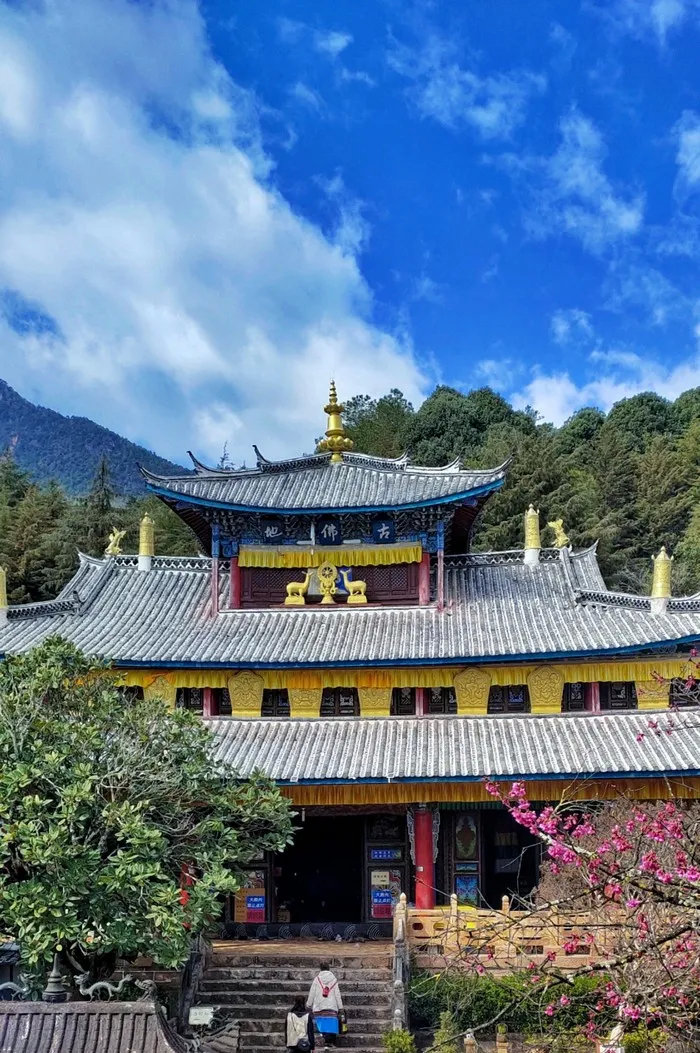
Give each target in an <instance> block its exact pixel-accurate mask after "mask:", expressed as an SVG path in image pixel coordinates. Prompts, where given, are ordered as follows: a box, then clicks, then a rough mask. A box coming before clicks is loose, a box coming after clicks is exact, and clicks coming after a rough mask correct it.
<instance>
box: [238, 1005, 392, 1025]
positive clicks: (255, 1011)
mask: <svg viewBox="0 0 700 1053" xmlns="http://www.w3.org/2000/svg"><path fill="white" fill-rule="evenodd" d="M386 1001H387V1004H386V1005H382V1006H371V1005H366V1004H365V1003H364V1002H361V1003H358V1005H356V1006H354V1007H353V1009H352V1011H351V1013H350V1016H351V1018H352V1020H353V1021H362V1022H365V1023H367V1022H370V1021H374V1020H378V1021H379V1022H380V1023H381V1024H385V1023H386V1022H387V1021H390V1020H391V1011H390V1009H389V1004H388V999H387V1000H386ZM234 1008H235V1011H236V1013H237V1015H238V1018H239V1020H240V1021H241V1022H243V1021H244V1020H256V1021H259V1022H261V1023H269V1021H270V1020H284V1019H285V1014H286V1013H288V1012H289V1009H290V1006H289V1004H288V1003H286V1002H282V1003H280V1005H279V1006H277V1005H271V1004H270V1002H269V1001H266V1002H264V1003H263V1004H262V1005H245V1004H237V1005H235V1006H226V1011H227V1012H231V1010H233V1009H234Z"/></svg>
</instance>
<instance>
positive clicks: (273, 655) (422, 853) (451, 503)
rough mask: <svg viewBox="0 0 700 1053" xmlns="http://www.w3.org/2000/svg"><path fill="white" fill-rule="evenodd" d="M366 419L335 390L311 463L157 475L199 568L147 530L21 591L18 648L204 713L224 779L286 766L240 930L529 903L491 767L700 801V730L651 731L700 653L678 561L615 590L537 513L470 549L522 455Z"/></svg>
mask: <svg viewBox="0 0 700 1053" xmlns="http://www.w3.org/2000/svg"><path fill="white" fill-rule="evenodd" d="M342 409H343V408H342V406H340V405H339V404H338V400H337V397H336V392H335V387H334V386H332V387H331V394H330V399H329V402H328V405H327V406H326V407H325V411H326V413H327V415H328V426H327V430H326V437H325V439H324V440H323V442H322V443H321V444H320V450H319V452H317V453H315V454H312V455H309V456H301V457H298V458H295V459H292V460H283V461H270V460H266V459H265V457H263V456H262V454H261V453H260V452H259V451H258V450H257V448H255V453H256V466H255V467H254V468H249V469H233V470H229V469H215V468H209V467H207V466H205V465H204V464H202V463H200V462H199V461H198V460H196V459H194V458H193V461H194V471H193V472H192V473H190V474H182V475H180V476H174V477H160V476H155V475H152V474H151V473H147V472H144V476H145V484H146V487H147V489H148V490H149V491H150V492H151V493H153V494H156V495H158V497H159V498H160V499H161V500H163V501H164V502H165V503H166V504H168V505H169V506H170V507H171V508H172V509H173V510H174V511H175V513H176V514H177V515H178V516H180V517H181V518H182V519H183V520H184V522H186V523H187V524H188V525H189V526H190V527H191V529H192V530H193V531H194V533H195V534H196V536H197V538H198V540H199V543H200V545H201V547H202V550H203V552H204V553H205V554H204V555H202V556H201V557H159V556H158V555H156V554H155V551H154V537H153V525H152V523H151V522H150V520H149V519H148V518H146V519H145V520H144V522H143V523H142V526H141V537H140V549H139V554H138V555H122V554H119V553H116V554H109V555H105V557H104V558H103V559H94V558H90V557H87V556H81V557H80V566H79V569H78V571H77V572H76V574H75V576H74V577H73V579H72V580H71V581H70V582H69V583H68V585H66V587H65V588H64V589H63V590H62V591H61V593H60V594H59V595H58V596H57V597H56V599H55V600H53V601H51V602H46V603H34V604H28V605H24V606H16V607H9V608H8V607H7V603H6V601H5V600H4V599H3V597H2V596H0V653H1V654H3V655H11V654H15V653H18V652H21V651H25V650H27V649H28V648H31V647H33V646H35V645H36V644H38V643H40V642H41V641H42V640H45V639H46V638H47V637H49V636H53V635H60V636H62V637H65V638H67V639H69V640H72V641H73V642H74V643H75V644H76V645H78V646H79V647H80V648H82V649H83V650H84V651H85V652H87V653H89V654H96V655H100V656H103V657H105V658H107V659H109V661H110V662H111V663H112V664H113V665H114V667H115V668H117V669H118V670H120V672H121V673H122V674H123V683H124V689H125V690H132V691H143V692H144V693H145V694H146V695H148V694H152V695H158V696H162V697H164V698H165V699H166V700H167V701H168V702H169V703H170V704H172V705H173V706H185V707H188V708H191V709H193V710H196V711H198V712H199V713H201V715H202V718H203V719H204V720H206V721H207V722H208V723H209V725H210V727H211V729H212V731H213V732H214V735H215V740H216V756H215V758H214V763H217V764H219V765H221V766H222V768H226V769H227V770H230V771H233V772H235V773H236V774H237V775H239V776H241V777H245V776H246V775H247V774H249V773H250V772H251V771H253V770H255V769H262V770H263V771H265V772H267V773H268V774H269V775H270V776H271V777H272V778H273V779H274V780H275V781H276V782H277V783H278V784H279V786H280V787H281V788H282V791H283V793H284V794H286V795H287V796H288V797H290V798H291V800H292V801H293V802H294V804H295V805H296V806H297V808H298V826H299V830H298V833H297V836H296V840H295V843H294V845H293V846H291V847H290V848H288V849H287V850H286V851H285V852H284V853H282V854H281V855H278V856H274V857H270V858H266V859H261V860H259V861H258V862H257V863H256V864H255V865H253V866H251V871H250V875H249V879H248V883H247V888H246V889H244V890H242V891H241V893H239V894H238V895H237V896H236V897H235V899H234V901H233V902H231V903H230V904H229V906H228V909H227V915H226V927H227V931H228V933H229V934H230V935H232V936H235V935H244V934H248V935H250V934H255V933H257V934H265V935H271V936H273V935H280V934H283V935H287V934H292V935H299V933H302V934H304V933H314V934H324V935H327V936H333V935H338V934H340V935H343V934H344V933H347V932H348V931H349V929H350V927H351V928H352V931H353V932H357V933H358V934H359V933H362V932H364V933H366V934H368V935H374V934H379V935H381V934H382V933H383V932H385V931H386V929H387V926H388V924H389V921H390V918H391V914H392V909H393V905H394V903H395V901H396V898H397V896H398V894H399V892H400V891H405V892H406V894H407V896H408V897H409V900H411V901H413V902H415V903H416V904H417V906H418V907H422V908H430V907H432V906H433V905H434V904H435V903H436V901H437V903H438V904H439V903H444V902H446V901H447V900H449V896H450V894H451V893H453V892H456V894H457V896H458V899H459V901H460V903H462V904H476V905H483V906H493V907H496V906H499V905H500V902H501V897H502V896H503V895H504V894H508V895H515V896H518V895H520V896H524V895H527V894H528V893H529V891H530V890H531V889H532V887H533V885H534V884H535V883H536V880H537V873H538V864H539V860H538V855H537V850H536V849H535V848H534V847H532V846H531V845H530V844H529V842H528V840H527V835H526V833H525V832H524V831H523V830H522V829H521V828H519V827H517V826H516V825H515V823H514V822H513V821H512V820H511V818H510V816H509V815H508V813H507V812H506V811H505V810H504V809H503V808H502V807H501V806H500V805H498V804H497V803H495V802H494V801H493V799H492V798H490V797H489V795H488V793H487V791H486V789H485V785H484V780H485V778H486V777H491V778H493V779H495V780H503V781H507V782H510V781H512V780H514V779H518V780H525V781H526V783H527V787H528V793H529V795H530V797H531V798H532V799H534V800H537V801H543V802H544V801H555V800H558V799H560V797H561V796H562V794H567V795H568V796H569V797H570V798H572V799H574V798H581V799H588V800H596V799H600V800H604V799H610V798H614V797H615V796H617V795H619V794H620V793H624V794H625V795H626V796H628V797H634V798H637V799H663V798H668V797H670V796H673V797H678V798H696V797H699V796H700V751H699V750H698V746H699V745H700V741H699V740H700V731H699V730H698V729H697V724H696V725H695V727H694V728H693V727H691V728H689V729H688V730H687V731H684V732H683V734H673V735H660V736H657V735H654V734H653V733H649V718H650V716H652V715H653V714H655V713H656V714H657V716H658V711H661V712H662V713H664V712H665V713H667V714H668V713H669V706H676V705H681V704H682V705H685V704H687V703H688V701H689V699H688V692H687V690H685V688H684V686H683V685H684V684H685V681H686V679H687V677H688V670H689V661H690V658H689V655H690V650H691V648H693V646H694V645H695V644H697V642H698V641H699V640H700V595H698V596H693V597H689V598H674V597H673V596H672V595H671V560H670V558H669V557H668V555H667V554H666V552H665V551H663V550H662V551H661V553H659V554H658V556H657V557H656V559H655V561H654V579H653V580H654V584H653V588H652V591H651V595H650V596H640V595H628V594H624V593H619V592H611V591H609V590H608V588H607V587H606V584H605V582H604V580H603V578H602V576H601V573H600V570H599V567H598V562H597V558H596V551H595V548H589V549H586V550H584V551H574V550H573V549H572V548H571V546H570V545H569V543H568V539H567V538H566V536H565V535H564V532H563V527H562V524H561V522H557V524H554V528H555V545H554V547H543V545H542V543H541V537H540V523H539V514H538V512H537V510H536V509H535V508H533V507H532V506H531V507H530V508H529V509H528V510H527V511H525V510H524V521H523V547H522V548H521V549H518V550H515V551H507V552H475V551H472V536H473V533H474V529H475V524H476V523H477V521H478V517H479V514H480V512H481V510H482V509H483V507H484V505H485V503H486V502H487V501H488V500H490V499H491V498H492V496H493V495H494V494H495V493H497V491H498V490H499V489H500V488H501V487H502V486H503V485H504V483H505V481H506V474H507V465H506V464H504V465H499V466H497V467H494V468H493V469H491V470H486V471H485V470H474V469H470V468H466V467H464V466H463V465H462V464H460V463H459V462H458V461H454V462H452V463H451V464H447V465H445V466H444V467H441V468H425V467H420V466H416V465H414V464H412V463H411V462H410V460H409V458H408V457H407V456H403V457H400V458H397V459H393V460H391V459H383V458H378V457H370V456H366V455H364V454H359V453H355V452H353V450H352V442H351V441H350V440H349V439H348V438H347V437H346V435H345V431H344V428H343V422H342ZM156 541H157V539H156ZM111 547H112V549H114V548H115V547H116V546H111ZM690 702H691V703H692V702H693V699H692V697H691V698H690ZM659 719H662V720H664V719H666V718H665V717H661V718H659ZM675 719H680V718H678V717H677V716H676V717H675Z"/></svg>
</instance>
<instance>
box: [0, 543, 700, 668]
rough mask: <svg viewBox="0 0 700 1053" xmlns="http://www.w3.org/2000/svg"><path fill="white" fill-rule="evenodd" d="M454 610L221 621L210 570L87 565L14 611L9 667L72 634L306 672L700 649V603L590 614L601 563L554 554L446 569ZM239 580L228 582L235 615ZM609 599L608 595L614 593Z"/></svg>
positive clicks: (135, 652) (6, 637)
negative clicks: (531, 561) (697, 643)
mask: <svg viewBox="0 0 700 1053" xmlns="http://www.w3.org/2000/svg"><path fill="white" fill-rule="evenodd" d="M445 578H446V598H447V607H446V610H444V611H442V612H440V611H438V610H437V609H436V608H435V606H429V607H395V608H387V607H372V606H367V607H355V608H349V607H346V606H340V605H338V606H336V607H320V606H307V607H304V608H296V609H295V608H284V607H279V608H268V609H266V610H237V611H225V610H223V609H222V610H221V612H220V613H219V614H217V615H216V617H213V618H212V617H211V609H210V561H209V560H208V559H206V558H199V557H198V558H188V557H179V558H178V557H162V558H156V559H155V560H154V561H153V568H152V570H151V571H150V572H148V573H139V572H138V570H137V561H136V557H134V556H118V557H112V558H109V559H105V560H94V559H89V558H87V557H83V558H82V560H81V566H80V569H79V570H78V572H77V574H76V575H75V577H74V578H73V579H72V581H71V582H69V584H68V585H67V586H66V587H65V588H64V589H63V590H62V592H61V593H60V595H59V597H57V600H58V603H55V602H54V603H53V604H30V605H28V606H26V607H14V608H10V614H9V619H8V622H7V624H6V625H4V626H0V654H3V653H15V652H18V651H24V650H27V649H28V648H30V647H32V646H35V645H36V644H38V643H40V642H41V641H42V640H43V639H45V638H46V637H47V636H50V635H52V634H60V635H61V636H64V637H66V638H68V639H70V640H72V641H73V642H74V643H75V644H77V645H78V646H79V647H81V648H82V649H83V650H85V651H86V652H87V653H89V654H97V655H101V656H104V657H105V658H109V659H111V660H112V661H113V662H115V663H116V664H120V663H131V664H143V665H167V664H168V663H176V664H183V665H195V666H196V665H221V666H225V667H229V668H236V667H242V666H261V667H263V666H268V667H270V666H276V665H279V664H283V665H291V666H295V667H303V666H305V665H307V666H313V665H331V666H337V665H342V664H345V663H352V664H364V663H375V664H380V665H381V664H382V663H392V664H402V663H412V662H417V663H426V662H432V663H440V662H444V663H455V664H459V663H463V662H469V661H480V660H488V659H493V660H498V659H501V660H508V659H513V658H518V657H528V658H537V657H539V656H542V657H545V656H551V655H557V654H562V655H564V654H565V655H567V656H569V655H571V656H575V655H585V654H587V653H592V652H594V653H599V652H608V653H613V654H614V653H616V652H621V651H634V650H640V649H644V648H647V647H649V646H653V645H666V644H673V643H674V642H676V641H679V640H685V639H692V640H698V639H700V597H695V598H691V599H688V600H685V601H678V602H683V603H684V604H685V606H684V607H683V609H681V610H671V609H669V610H668V611H667V612H666V613H665V614H652V612H651V611H650V610H647V609H637V608H636V607H620V606H616V605H614V604H612V605H607V604H606V603H605V602H596V603H595V604H591V603H588V602H585V603H583V602H580V600H579V599H578V593H579V591H580V590H581V589H585V588H588V589H600V590H604V588H605V586H604V584H603V581H602V578H601V577H600V572H599V570H598V565H597V560H596V556H595V552H594V551H593V550H588V551H587V552H583V553H579V554H577V555H573V556H570V555H569V554H568V552H566V551H564V552H563V553H560V552H559V551H558V550H543V552H542V562H540V564H539V565H538V566H537V567H536V568H534V569H533V568H530V567H526V566H525V565H524V564H523V557H522V553H521V552H513V553H498V554H492V553H489V554H483V555H479V554H475V555H470V556H466V557H455V558H451V559H447V560H446V573H445ZM227 595H228V578H227V574H226V572H225V570H224V571H223V572H222V574H221V580H220V606H221V608H224V607H225V605H226V597H227ZM603 595H605V593H603Z"/></svg>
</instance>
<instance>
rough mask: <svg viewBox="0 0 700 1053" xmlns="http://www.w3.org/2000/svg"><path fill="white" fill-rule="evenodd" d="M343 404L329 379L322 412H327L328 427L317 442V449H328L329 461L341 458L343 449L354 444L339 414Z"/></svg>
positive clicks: (333, 382) (335, 461)
mask: <svg viewBox="0 0 700 1053" xmlns="http://www.w3.org/2000/svg"><path fill="white" fill-rule="evenodd" d="M344 409H345V406H341V405H340V403H339V402H338V394H337V392H336V390H335V381H334V380H331V389H330V394H329V396H328V405H327V406H324V408H323V412H324V413H327V414H328V427H327V428H326V437H325V439H321V441H320V443H319V444H318V448H319V450H324V451H325V450H329V451H330V454H331V461H333V462H334V463H335V464H337V463H338V462H339V461H342V459H343V450H351V449H352V448H353V446H354V443H353V441H352V439H348V438H347V437H346V435H345V428H344V426H343V418H342V416H341V414H342V412H343V410H344Z"/></svg>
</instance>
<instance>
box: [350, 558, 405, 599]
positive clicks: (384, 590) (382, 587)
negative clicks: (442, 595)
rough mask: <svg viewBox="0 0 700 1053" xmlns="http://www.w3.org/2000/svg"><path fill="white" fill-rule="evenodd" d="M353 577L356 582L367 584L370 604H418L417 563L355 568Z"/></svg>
mask: <svg viewBox="0 0 700 1053" xmlns="http://www.w3.org/2000/svg"><path fill="white" fill-rule="evenodd" d="M352 577H353V580H354V581H364V582H366V584H367V599H368V600H369V601H370V603H417V602H418V564H417V563H395V564H392V565H390V566H368V567H353V568H352Z"/></svg>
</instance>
